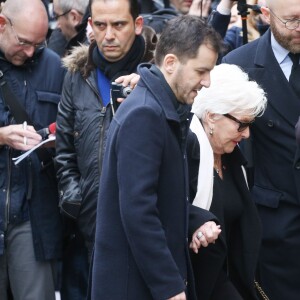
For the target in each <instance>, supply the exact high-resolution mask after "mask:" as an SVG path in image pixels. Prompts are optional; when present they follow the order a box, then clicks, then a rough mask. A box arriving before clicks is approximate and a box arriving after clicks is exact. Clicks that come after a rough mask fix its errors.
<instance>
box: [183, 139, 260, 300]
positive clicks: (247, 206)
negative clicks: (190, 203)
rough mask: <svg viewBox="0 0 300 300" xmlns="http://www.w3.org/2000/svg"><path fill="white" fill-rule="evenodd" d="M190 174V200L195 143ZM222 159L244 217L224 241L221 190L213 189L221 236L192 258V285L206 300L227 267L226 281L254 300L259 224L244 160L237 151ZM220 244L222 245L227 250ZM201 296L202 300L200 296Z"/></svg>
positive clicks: (195, 167) (196, 164)
mask: <svg viewBox="0 0 300 300" xmlns="http://www.w3.org/2000/svg"><path fill="white" fill-rule="evenodd" d="M188 149H190V152H189V153H188V157H189V173H190V184H191V186H190V190H191V197H190V198H191V199H194V197H195V195H196V192H197V182H198V168H199V159H200V149H199V143H198V141H197V140H196V141H194V144H193V145H189V147H188ZM223 156H224V157H223V159H224V161H225V163H226V166H227V169H228V170H227V171H230V172H231V173H232V174H233V178H234V183H235V185H236V187H237V189H238V190H239V193H240V194H241V196H242V206H243V214H242V215H240V217H239V219H238V221H237V224H236V225H235V226H232V227H233V228H231V234H230V241H228V240H227V238H226V230H225V226H224V224H225V223H226V222H225V220H224V209H223V206H222V197H223V195H222V194H221V193H220V190H219V189H218V188H217V186H216V185H214V189H213V199H212V205H211V208H210V211H211V212H212V213H214V214H215V215H216V217H217V218H218V219H219V221H220V223H221V228H222V232H221V234H220V238H221V239H218V240H217V242H216V244H215V245H209V247H207V248H201V249H200V251H199V254H198V255H192V262H193V269H194V273H195V284H196V289H197V293H198V296H199V299H201V300H209V299H210V297H211V295H212V292H213V290H217V289H218V286H217V280H218V276H219V275H220V272H224V265H225V266H227V272H228V277H229V279H230V280H231V282H232V283H233V284H234V286H235V287H236V289H237V290H238V291H239V293H240V294H241V295H242V297H243V299H245V300H254V299H257V296H256V291H255V289H254V278H255V272H256V266H257V261H258V253H259V247H260V241H261V224H260V220H259V217H258V213H257V211H256V207H255V204H254V202H253V201H252V200H251V194H250V192H249V190H248V187H247V184H246V181H245V177H244V174H243V171H242V165H244V163H245V159H244V157H243V156H242V154H241V152H240V150H239V148H238V147H236V148H235V150H234V151H233V152H232V153H230V154H224V155H223ZM221 241H225V245H226V247H224V245H223V244H222V243H220V242H221ZM200 295H201V296H200Z"/></svg>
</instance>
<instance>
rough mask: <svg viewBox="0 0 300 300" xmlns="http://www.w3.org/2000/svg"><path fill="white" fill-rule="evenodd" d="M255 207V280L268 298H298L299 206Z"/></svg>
mask: <svg viewBox="0 0 300 300" xmlns="http://www.w3.org/2000/svg"><path fill="white" fill-rule="evenodd" d="M257 208H258V212H259V215H260V218H261V221H262V224H263V240H262V246H261V251H260V257H259V278H258V281H259V283H260V284H261V286H262V288H263V290H264V291H265V293H266V294H267V296H268V297H269V298H270V299H272V300H282V299H288V300H299V299H300V258H299V253H300V206H298V205H292V204H288V203H280V204H279V207H278V208H270V207H266V206H262V205H258V206H257Z"/></svg>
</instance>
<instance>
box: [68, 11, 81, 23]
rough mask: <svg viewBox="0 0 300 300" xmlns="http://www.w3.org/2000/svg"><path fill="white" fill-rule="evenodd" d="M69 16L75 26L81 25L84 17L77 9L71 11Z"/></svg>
mask: <svg viewBox="0 0 300 300" xmlns="http://www.w3.org/2000/svg"><path fill="white" fill-rule="evenodd" d="M69 16H70V18H71V21H72V23H73V24H74V26H76V25H78V24H80V23H81V21H82V15H81V14H80V13H79V12H78V11H77V10H76V9H71V11H70V12H69Z"/></svg>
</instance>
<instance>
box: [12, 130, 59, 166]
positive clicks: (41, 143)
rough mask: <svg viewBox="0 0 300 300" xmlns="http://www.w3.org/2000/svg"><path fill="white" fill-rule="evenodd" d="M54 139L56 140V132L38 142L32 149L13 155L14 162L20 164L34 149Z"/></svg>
mask: <svg viewBox="0 0 300 300" xmlns="http://www.w3.org/2000/svg"><path fill="white" fill-rule="evenodd" d="M52 141H55V135H54V134H50V135H49V137H48V138H47V139H46V140H43V141H42V142H40V143H39V144H37V145H36V146H34V147H33V148H31V149H30V150H28V151H26V152H24V153H23V154H21V155H20V156H17V157H13V158H12V160H13V162H14V164H15V165H17V164H19V163H20V162H21V161H22V160H23V159H24V158H26V157H27V156H28V155H30V154H31V153H32V152H33V151H34V150H36V149H37V148H39V147H41V146H42V145H44V144H46V143H49V142H52Z"/></svg>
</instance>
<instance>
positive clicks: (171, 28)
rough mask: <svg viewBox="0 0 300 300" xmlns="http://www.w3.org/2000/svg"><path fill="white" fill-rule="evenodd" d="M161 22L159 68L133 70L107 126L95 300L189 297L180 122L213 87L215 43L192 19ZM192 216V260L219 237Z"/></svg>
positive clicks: (206, 216) (184, 124)
mask: <svg viewBox="0 0 300 300" xmlns="http://www.w3.org/2000/svg"><path fill="white" fill-rule="evenodd" d="M168 24H169V25H168V26H167V27H166V28H165V31H163V33H162V35H161V37H160V39H159V41H158V44H157V48H156V51H155V63H156V66H155V65H151V64H141V65H140V66H139V68H138V73H139V74H140V75H141V79H140V80H139V83H138V85H137V87H136V88H135V89H134V90H133V92H132V93H131V94H130V95H129V97H128V99H127V100H126V101H125V102H124V103H122V104H121V105H120V107H119V108H118V111H117V113H116V115H115V116H114V118H113V120H112V122H111V125H110V128H109V133H108V137H107V147H106V151H105V155H104V159H103V167H102V175H101V183H100V189H99V197H98V205H97V224H96V238H95V251H94V260H93V272H92V273H93V274H92V299H94V300H98V299H101V300H106V299H107V300H120V299H122V300H126V299H128V300H135V299H142V300H150V299H172V300H186V299H187V298H188V299H190V300H192V299H195V294H194V289H193V276H192V270H191V265H190V261H189V255H188V227H187V225H188V220H187V217H188V213H189V191H188V178H187V159H186V138H187V132H188V120H187V117H188V116H189V112H190V104H192V103H193V100H194V98H195V96H196V95H197V90H199V89H201V88H202V86H205V87H208V86H209V84H210V77H209V74H210V70H211V69H212V68H213V67H214V64H215V63H216V60H217V53H218V51H219V50H220V45H221V44H220V40H219V38H218V36H217V35H216V33H215V32H214V31H213V30H212V29H211V28H210V27H208V26H206V25H204V24H203V23H202V21H201V20H200V19H199V18H197V17H192V16H181V17H178V18H174V19H173V20H171V21H170V23H168ZM179 36H180V37H181V39H182V41H181V42H180V43H178V37H179ZM194 208H197V207H194ZM197 209H198V213H199V222H197V223H198V224H197V226H193V227H196V228H191V227H190V228H189V229H190V231H189V233H190V235H192V233H193V242H192V243H191V245H190V246H191V247H193V249H194V251H195V252H197V251H198V248H199V247H200V243H201V245H202V246H207V242H212V241H214V240H215V239H216V238H217V236H218V235H219V233H220V229H219V228H218V226H216V224H215V223H214V222H208V223H205V224H204V225H202V226H200V225H201V224H203V223H204V222H206V221H209V220H211V219H212V218H213V216H212V215H211V214H210V212H208V211H205V210H200V209H199V208H197ZM193 212H195V211H194V210H193ZM191 216H192V217H193V220H195V217H197V216H196V214H194V213H193V214H191ZM200 219H202V220H200ZM197 237H198V238H199V240H198V239H197ZM195 244H196V245H195ZM187 295H188V296H187Z"/></svg>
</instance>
